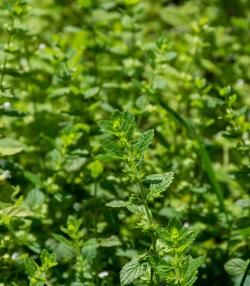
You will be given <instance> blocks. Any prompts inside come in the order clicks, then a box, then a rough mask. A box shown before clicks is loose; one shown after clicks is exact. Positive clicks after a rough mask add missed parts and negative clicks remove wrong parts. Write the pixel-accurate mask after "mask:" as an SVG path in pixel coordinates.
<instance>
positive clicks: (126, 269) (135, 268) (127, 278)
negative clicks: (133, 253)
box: [120, 259, 146, 285]
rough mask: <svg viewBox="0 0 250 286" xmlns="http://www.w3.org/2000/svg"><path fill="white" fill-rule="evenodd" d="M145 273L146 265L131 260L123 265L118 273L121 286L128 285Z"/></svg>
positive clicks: (136, 260)
mask: <svg viewBox="0 0 250 286" xmlns="http://www.w3.org/2000/svg"><path fill="white" fill-rule="evenodd" d="M145 272H146V265H145V264H143V263H140V261H139V260H138V259H133V260H131V261H130V262H128V263H127V264H125V265H124V266H123V267H122V269H121V271H120V281H121V285H128V284H130V283H132V282H133V281H134V280H136V279H137V278H139V277H141V276H142V275H143V274H144V273H145Z"/></svg>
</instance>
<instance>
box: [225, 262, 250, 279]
mask: <svg viewBox="0 0 250 286" xmlns="http://www.w3.org/2000/svg"><path fill="white" fill-rule="evenodd" d="M246 267H247V263H246V261H244V260H243V259H240V258H232V259H230V260H229V261H228V262H227V263H226V264H225V270H226V271H227V273H228V274H229V275H232V276H237V275H242V274H244V273H245V270H246Z"/></svg>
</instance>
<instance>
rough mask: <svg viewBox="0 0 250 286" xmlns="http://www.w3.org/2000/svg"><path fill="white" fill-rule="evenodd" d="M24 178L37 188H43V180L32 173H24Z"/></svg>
mask: <svg viewBox="0 0 250 286" xmlns="http://www.w3.org/2000/svg"><path fill="white" fill-rule="evenodd" d="M24 176H25V177H26V178H27V179H28V180H29V181H30V182H32V183H33V184H34V185H35V186H36V187H42V186H43V183H42V181H41V179H40V178H39V176H37V175H35V174H33V173H31V172H28V171H25V172H24Z"/></svg>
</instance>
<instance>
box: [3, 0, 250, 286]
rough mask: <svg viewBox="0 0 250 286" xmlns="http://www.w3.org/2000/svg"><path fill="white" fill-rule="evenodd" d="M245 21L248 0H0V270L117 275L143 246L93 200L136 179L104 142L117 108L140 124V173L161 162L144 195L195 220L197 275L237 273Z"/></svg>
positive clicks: (125, 194)
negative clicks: (161, 182) (146, 142)
mask: <svg viewBox="0 0 250 286" xmlns="http://www.w3.org/2000/svg"><path fill="white" fill-rule="evenodd" d="M249 23H250V5H249V1H248V0H237V1H236V0H207V1H203V0H154V1H153V0H141V1H140V0H115V1H110V0H43V1H38V0H1V1H0V37H1V41H0V115H1V122H0V129H1V138H0V156H1V158H0V171H1V173H0V285H4V286H5V285H6V286H9V285H18V286H26V285H28V284H29V283H30V285H44V284H45V285H71V286H80V285H86V286H91V285H95V286H104V285H106V286H107V285H120V280H119V272H120V270H121V269H124V268H123V267H124V265H127V263H129V261H131V260H132V261H134V260H133V259H135V258H136V257H138V256H139V255H140V254H141V253H142V250H143V249H145V248H149V247H150V244H151V238H150V236H149V235H142V234H141V232H140V229H138V228H136V223H137V221H138V216H137V215H136V214H131V213H130V212H128V210H127V209H126V208H110V207H109V206H106V204H108V203H110V202H111V201H114V200H125V201H127V200H129V199H130V196H131V191H132V192H134V189H135V184H134V182H133V180H131V177H129V176H125V175H124V172H123V171H122V170H123V169H124V163H123V162H122V161H121V160H120V159H119V158H115V157H113V156H112V155H109V154H106V153H105V151H104V150H103V148H102V147H105V146H107V144H106V145H105V141H104V145H103V135H102V132H101V130H100V128H99V126H98V124H97V122H98V121H99V120H109V119H110V118H111V114H112V113H113V112H114V111H115V110H117V109H118V110H126V111H129V112H130V113H131V114H134V115H135V118H136V127H135V135H136V136H137V135H138V134H140V133H141V132H144V131H145V130H150V129H154V133H155V135H154V139H153V141H152V144H151V145H150V150H148V151H147V152H146V153H145V161H146V162H147V164H146V165H145V166H143V167H142V172H143V173H144V174H147V175H148V174H163V173H164V172H174V174H175V180H174V181H173V183H172V184H171V186H169V188H168V189H167V190H166V191H165V192H164V194H162V196H161V197H159V198H158V197H157V198H156V199H155V200H154V201H151V202H150V203H149V207H150V209H151V211H152V215H153V216H154V218H155V220H156V221H157V222H158V223H159V224H160V225H161V226H162V227H164V226H165V228H166V230H167V226H168V225H169V222H170V221H172V219H178V220H180V221H181V222H182V223H183V224H184V225H185V226H189V227H190V228H191V229H192V231H195V232H198V236H197V237H196V239H195V241H194V242H193V243H192V247H191V249H190V252H191V255H192V256H193V257H199V256H205V261H204V263H203V264H202V266H201V268H200V269H199V274H198V279H197V281H196V284H195V285H202V286H206V285H207V286H211V285H213V286H217V285H235V286H243V285H244V286H246V285H249V283H250V275H247V269H249V262H248V260H249V258H250V223H249V217H250V198H249V191H250V122H249V121H250V110H249V105H250V96H249V93H250V69H249V66H250V41H249V39H250V27H249ZM139 131H140V132H139ZM106 143H107V141H106ZM109 146H110V145H109ZM106 149H107V148H106ZM116 151H117V150H116ZM151 262H152V265H153V263H154V261H151ZM138 273H141V268H140V269H139V270H138ZM159 274H160V275H162V272H161V271H159ZM164 275H165V274H164ZM164 279H165V278H164ZM166 279H167V278H166ZM29 281H30V282H29ZM32 283H33V284H32ZM34 283H36V284H34ZM39 283H40V284H39ZM133 283H134V284H133V285H138V286H139V285H145V283H146V282H145V281H140V280H135V281H134V282H133ZM166 283H170V282H166ZM242 283H243V284H242ZM166 285H171V284H166ZM178 285H179V284H178ZM180 285H181V284H180Z"/></svg>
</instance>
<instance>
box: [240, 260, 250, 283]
mask: <svg viewBox="0 0 250 286" xmlns="http://www.w3.org/2000/svg"><path fill="white" fill-rule="evenodd" d="M249 270H250V260H249V261H248V265H247V268H246V271H245V273H244V275H243V277H242V279H241V282H240V286H243V285H244V283H245V281H246V279H247V275H248V272H249Z"/></svg>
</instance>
